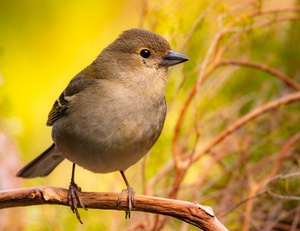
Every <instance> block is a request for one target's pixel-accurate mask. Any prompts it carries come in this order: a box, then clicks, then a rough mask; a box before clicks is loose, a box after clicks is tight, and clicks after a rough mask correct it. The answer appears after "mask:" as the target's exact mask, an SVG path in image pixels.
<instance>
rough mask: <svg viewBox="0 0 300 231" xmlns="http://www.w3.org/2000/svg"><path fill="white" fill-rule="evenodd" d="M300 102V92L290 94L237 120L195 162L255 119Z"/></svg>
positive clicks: (201, 152)
mask: <svg viewBox="0 0 300 231" xmlns="http://www.w3.org/2000/svg"><path fill="white" fill-rule="evenodd" d="M299 100H300V92H296V93H293V94H289V95H286V96H282V97H280V98H278V99H275V100H273V101H271V102H268V103H266V104H264V105H262V106H259V107H256V108H255V109H253V110H252V111H250V112H249V113H247V114H246V115H244V116H242V117H241V118H239V119H238V120H236V121H235V122H234V123H232V124H231V125H229V126H228V127H227V128H226V129H225V130H223V131H222V132H220V133H219V134H218V135H217V136H216V137H215V138H214V139H213V140H212V141H210V142H209V143H208V144H207V145H205V146H204V147H203V148H202V149H201V150H200V151H199V152H197V153H196V154H195V155H194V156H193V162H195V161H197V160H198V159H199V158H200V157H201V156H202V155H204V154H206V153H208V152H209V151H210V150H211V149H212V148H213V147H215V146H216V145H217V144H219V143H220V142H221V141H222V140H224V139H225V138H226V137H227V136H229V135H230V134H232V133H233V132H234V131H236V130H238V129H239V128H240V127H242V126H243V125H245V124H246V123H248V122H249V121H251V120H253V119H255V118H256V117H258V116H260V115H262V114H264V113H266V112H268V111H271V110H274V109H275V108H277V107H279V106H282V105H286V104H289V103H292V102H295V101H299Z"/></svg>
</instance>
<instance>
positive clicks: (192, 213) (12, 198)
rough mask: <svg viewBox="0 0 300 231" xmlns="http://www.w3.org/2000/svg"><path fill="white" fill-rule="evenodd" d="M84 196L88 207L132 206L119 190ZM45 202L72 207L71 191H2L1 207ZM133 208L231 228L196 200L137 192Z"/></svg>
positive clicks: (209, 227)
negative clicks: (120, 196) (159, 196)
mask: <svg viewBox="0 0 300 231" xmlns="http://www.w3.org/2000/svg"><path fill="white" fill-rule="evenodd" d="M81 197H82V200H83V202H84V204H85V205H86V207H87V208H91V209H112V210H124V211H126V210H127V208H128V200H127V198H126V195H124V196H123V197H122V201H121V204H120V205H119V206H118V205H117V200H118V197H119V194H118V193H96V192H82V193H81ZM42 204H51V205H54V204H55V205H65V206H69V205H68V190H67V189H63V188H56V187H46V186H41V187H33V188H22V189H13V190H6V191H0V209H3V208H11V207H19V206H30V205H42ZM132 210H134V211H141V212H149V213H155V214H162V215H167V216H171V217H174V218H177V219H179V220H182V221H184V222H187V223H189V224H192V225H194V226H196V227H198V228H201V229H203V230H210V231H214V230H215V231H225V230H227V229H226V228H225V227H224V226H223V225H222V224H221V223H220V222H219V221H218V219H217V218H216V217H215V215H214V213H213V211H212V209H211V208H210V207H208V206H203V205H199V204H196V203H191V202H186V201H180V200H171V199H164V198H158V197H150V196H142V195H135V197H134V205H133V209H132Z"/></svg>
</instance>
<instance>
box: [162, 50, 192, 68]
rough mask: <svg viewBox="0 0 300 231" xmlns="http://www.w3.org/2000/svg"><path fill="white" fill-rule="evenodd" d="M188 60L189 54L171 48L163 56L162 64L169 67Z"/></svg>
mask: <svg viewBox="0 0 300 231" xmlns="http://www.w3.org/2000/svg"><path fill="white" fill-rule="evenodd" d="M188 60H189V58H188V57H187V56H185V55H182V54H179V53H177V52H174V51H172V50H169V51H168V54H167V55H165V56H163V57H162V61H161V63H160V65H162V66H167V67H169V66H173V65H176V64H179V63H183V62H185V61H188Z"/></svg>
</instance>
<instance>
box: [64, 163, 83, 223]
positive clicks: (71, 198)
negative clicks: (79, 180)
mask: <svg viewBox="0 0 300 231" xmlns="http://www.w3.org/2000/svg"><path fill="white" fill-rule="evenodd" d="M74 177H75V164H74V163H73V166H72V177H71V182H70V186H69V192H68V202H69V206H70V207H71V210H72V211H73V213H75V214H76V217H77V219H78V220H79V222H80V223H81V224H83V223H82V221H81V219H80V214H79V212H78V207H77V205H78V203H79V205H80V206H81V207H82V208H83V209H85V210H87V209H86V207H85V205H84V204H83V202H82V199H81V196H80V192H81V188H80V187H79V186H78V185H77V184H76V183H75V181H74Z"/></svg>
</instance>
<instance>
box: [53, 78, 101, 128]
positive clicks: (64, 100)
mask: <svg viewBox="0 0 300 231" xmlns="http://www.w3.org/2000/svg"><path fill="white" fill-rule="evenodd" d="M95 81H96V79H94V78H85V77H75V78H74V79H72V80H71V82H70V83H69V85H68V86H67V88H66V89H65V90H64V91H63V92H62V93H61V94H60V96H59V98H58V99H57V100H56V101H55V103H54V105H53V106H52V109H51V111H50V112H49V115H48V121H47V125H48V126H52V125H53V123H54V122H55V121H56V120H58V119H59V118H61V117H63V116H65V115H66V114H67V112H68V104H69V102H70V101H71V100H72V99H73V98H74V97H75V96H76V94H77V93H78V92H81V91H82V90H83V89H85V88H86V87H87V86H89V85H91V84H93V83H94V82H95Z"/></svg>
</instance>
